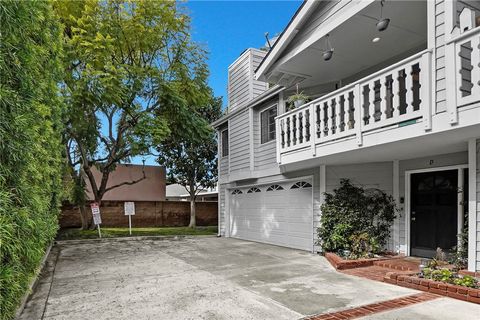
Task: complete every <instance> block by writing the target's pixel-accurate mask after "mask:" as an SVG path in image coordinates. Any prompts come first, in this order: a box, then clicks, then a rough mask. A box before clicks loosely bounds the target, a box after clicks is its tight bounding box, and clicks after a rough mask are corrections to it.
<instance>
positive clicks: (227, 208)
mask: <svg viewBox="0 0 480 320" xmlns="http://www.w3.org/2000/svg"><path fill="white" fill-rule="evenodd" d="M302 179H304V180H305V179H308V180H309V181H310V182H311V184H312V192H311V193H312V196H311V199H312V249H311V253H314V249H315V234H314V233H315V232H314V231H315V199H314V197H313V195H314V188H315V175H314V174H311V175H305V176H301V177H295V178H290V177H289V178H288V179H282V178H278V179H273V180H271V181H267V182H260V183H251V184H246V185H240V186H234V187H232V186H229V187H228V188H226V189H225V237H226V238H230V237H231V234H230V231H231V226H230V221H231V216H232V212H231V208H230V196H231V194H230V192H231V191H232V190H235V189H240V188H251V187H258V186H266V185H269V184H275V183H287V182H292V181H298V180H302Z"/></svg>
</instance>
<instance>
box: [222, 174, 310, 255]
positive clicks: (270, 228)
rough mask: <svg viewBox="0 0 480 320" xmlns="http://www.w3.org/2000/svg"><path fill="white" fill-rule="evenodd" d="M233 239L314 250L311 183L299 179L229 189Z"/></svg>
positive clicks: (231, 234)
mask: <svg viewBox="0 0 480 320" xmlns="http://www.w3.org/2000/svg"><path fill="white" fill-rule="evenodd" d="M229 193H230V195H229V198H230V205H229V208H230V219H229V220H230V221H229V228H230V236H231V237H234V238H239V239H245V240H252V241H258V242H265V243H270V244H276V245H280V246H285V247H290V248H296V249H302V250H312V246H313V226H312V214H313V204H312V183H311V181H310V180H298V181H291V182H283V183H274V184H268V185H260V186H254V187H248V188H238V189H231V190H229Z"/></svg>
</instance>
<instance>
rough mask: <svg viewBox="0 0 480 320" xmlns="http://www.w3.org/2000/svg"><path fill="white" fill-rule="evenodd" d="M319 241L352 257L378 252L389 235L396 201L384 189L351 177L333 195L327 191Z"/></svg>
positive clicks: (328, 247) (326, 246)
mask: <svg viewBox="0 0 480 320" xmlns="http://www.w3.org/2000/svg"><path fill="white" fill-rule="evenodd" d="M321 210H322V216H321V226H320V227H319V228H318V230H317V231H318V236H319V239H320V241H319V244H320V245H321V246H322V248H323V250H325V251H334V252H341V251H343V250H348V251H350V252H351V256H352V258H359V257H364V256H369V255H371V254H373V253H378V252H379V251H380V250H381V249H382V248H383V247H384V246H385V245H386V242H387V240H388V238H389V237H390V229H391V226H392V224H393V221H394V219H395V212H396V207H395V202H394V200H393V198H392V197H391V196H389V195H387V194H386V193H385V192H383V191H381V190H365V189H364V188H363V187H360V186H354V185H353V184H351V183H350V181H349V180H348V179H342V180H341V181H340V187H339V188H338V189H335V190H334V192H333V194H330V193H325V202H324V204H323V205H322V207H321Z"/></svg>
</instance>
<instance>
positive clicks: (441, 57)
mask: <svg viewBox="0 0 480 320" xmlns="http://www.w3.org/2000/svg"><path fill="white" fill-rule="evenodd" d="M435 57H436V59H435V62H434V63H435V72H436V75H435V82H436V89H435V91H436V94H435V101H436V111H437V112H443V111H445V110H446V90H445V85H446V82H445V2H444V0H436V1H435Z"/></svg>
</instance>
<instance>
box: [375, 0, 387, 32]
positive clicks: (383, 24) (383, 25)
mask: <svg viewBox="0 0 480 320" xmlns="http://www.w3.org/2000/svg"><path fill="white" fill-rule="evenodd" d="M384 4H385V0H381V1H380V19H378V22H377V30H378V31H380V32H381V31H385V30H387V28H388V25H389V24H390V19H388V18H383V6H384Z"/></svg>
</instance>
